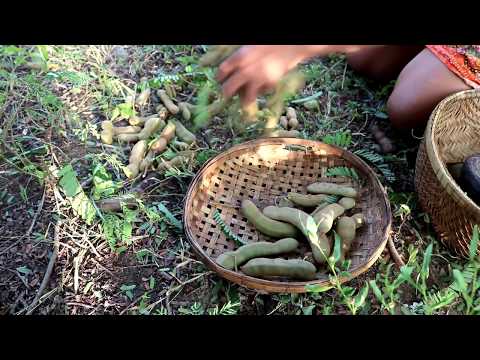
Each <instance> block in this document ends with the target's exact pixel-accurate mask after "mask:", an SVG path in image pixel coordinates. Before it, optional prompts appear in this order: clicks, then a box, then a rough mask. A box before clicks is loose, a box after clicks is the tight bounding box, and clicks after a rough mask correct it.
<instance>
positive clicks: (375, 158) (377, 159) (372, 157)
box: [353, 149, 385, 164]
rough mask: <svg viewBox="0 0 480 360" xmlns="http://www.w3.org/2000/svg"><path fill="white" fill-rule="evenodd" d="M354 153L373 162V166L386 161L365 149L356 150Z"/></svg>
mask: <svg viewBox="0 0 480 360" xmlns="http://www.w3.org/2000/svg"><path fill="white" fill-rule="evenodd" d="M353 153H354V154H355V155H358V156H360V157H361V158H363V159H365V160H367V161H369V162H371V163H372V164H381V163H383V162H384V161H385V160H384V159H383V157H382V156H381V155H379V154H376V153H374V152H372V151H368V150H365V149H360V150H356V151H354V152H353Z"/></svg>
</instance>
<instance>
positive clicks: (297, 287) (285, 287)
mask: <svg viewBox="0 0 480 360" xmlns="http://www.w3.org/2000/svg"><path fill="white" fill-rule="evenodd" d="M257 145H307V146H308V145H310V146H314V145H315V146H318V145H321V146H324V147H326V148H330V150H333V151H332V153H334V154H336V155H338V156H340V157H343V156H344V155H345V154H348V156H349V157H351V158H352V159H353V160H354V161H356V162H357V163H358V165H360V166H362V167H363V168H364V169H365V171H366V172H367V174H368V177H369V180H370V181H371V182H372V183H373V186H375V187H377V188H378V189H380V190H381V193H382V195H383V201H382V204H383V206H384V207H385V209H384V210H385V213H386V219H385V226H384V228H383V229H382V232H383V235H382V239H381V241H380V242H379V245H378V246H377V247H376V249H375V250H374V251H373V252H372V254H371V255H370V256H369V258H368V259H367V260H366V261H365V262H364V263H361V264H360V265H358V266H357V267H356V268H354V269H350V271H349V272H350V274H351V276H349V277H346V276H339V280H340V282H341V283H344V282H346V281H349V280H352V279H353V278H355V277H357V276H359V275H361V274H362V273H364V272H366V271H368V269H370V267H371V266H372V265H373V264H374V263H375V262H376V261H377V260H378V258H379V257H380V255H381V254H382V252H383V250H384V249H385V246H386V243H387V240H388V238H389V236H390V233H391V226H392V213H391V207H390V202H389V201H388V196H387V193H386V190H385V188H384V187H383V185H382V184H381V182H380V180H379V179H378V177H377V175H376V174H375V172H374V171H373V170H372V169H371V168H370V166H368V165H367V164H366V163H365V162H364V161H363V160H362V159H361V158H360V157H358V156H357V155H355V154H354V153H352V152H350V151H347V150H344V149H342V148H340V147H338V146H335V145H329V144H325V143H323V142H321V141H316V140H307V139H297V138H258V139H254V140H250V141H246V142H243V143H241V144H237V145H234V146H232V147H231V148H229V149H227V150H226V151H224V152H222V153H220V154H218V155H216V156H215V157H213V158H212V159H210V160H208V161H207V162H206V163H205V164H203V166H202V167H201V169H200V170H199V171H198V172H197V174H196V175H195V177H194V178H193V179H192V181H191V183H190V185H189V188H188V191H187V194H186V196H185V200H184V211H183V216H182V221H183V224H184V230H185V233H186V235H187V240H188V242H189V243H190V245H191V246H192V248H193V249H194V251H195V252H196V253H197V254H198V255H199V256H200V259H201V260H202V262H203V263H204V264H205V265H207V267H208V268H210V269H211V270H213V271H214V272H216V273H217V275H219V276H221V277H223V278H226V279H228V280H230V281H233V282H235V283H237V284H239V285H242V286H245V287H247V288H249V289H255V290H257V291H259V290H260V291H264V292H266V293H273V292H277V293H289V292H290V293H292V292H294V293H303V292H307V290H306V288H305V287H306V285H321V286H322V285H327V284H330V282H329V281H328V280H320V279H316V280H312V281H289V282H282V281H275V280H266V279H259V278H255V277H251V276H248V275H246V274H243V273H238V272H235V271H233V270H227V269H225V268H223V267H221V266H220V265H218V264H217V263H216V262H215V261H214V260H213V259H212V258H211V256H209V255H208V254H206V253H205V251H204V250H203V249H202V247H201V246H200V245H199V244H198V242H197V241H195V240H194V238H195V237H194V234H193V232H192V229H191V228H190V227H189V226H188V224H189V222H188V215H189V213H188V209H189V208H190V207H191V202H192V201H193V195H194V189H195V188H196V186H197V184H198V182H199V181H200V180H201V179H202V177H203V175H204V174H205V172H206V171H208V169H209V167H210V166H211V165H213V164H214V163H216V162H217V161H219V160H220V159H222V158H224V157H227V156H229V155H230V154H232V153H234V152H235V151H238V150H241V149H245V148H248V147H251V146H257ZM265 289H268V290H265Z"/></svg>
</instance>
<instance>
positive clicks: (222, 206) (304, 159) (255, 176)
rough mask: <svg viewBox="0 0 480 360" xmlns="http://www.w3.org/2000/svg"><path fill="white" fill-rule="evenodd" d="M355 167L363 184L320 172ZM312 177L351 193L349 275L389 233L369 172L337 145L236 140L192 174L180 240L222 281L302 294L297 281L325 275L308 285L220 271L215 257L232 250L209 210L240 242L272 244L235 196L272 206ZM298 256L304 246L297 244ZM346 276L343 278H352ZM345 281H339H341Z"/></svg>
mask: <svg viewBox="0 0 480 360" xmlns="http://www.w3.org/2000/svg"><path fill="white" fill-rule="evenodd" d="M335 166H349V167H353V168H355V170H356V171H357V173H358V175H359V177H360V179H361V180H362V183H363V186H361V187H359V185H356V184H355V185H354V184H353V182H352V180H351V179H349V178H344V177H325V173H326V170H327V168H329V167H335ZM315 181H331V182H337V183H345V184H349V185H353V186H355V187H356V188H357V190H358V191H359V198H358V200H357V205H356V207H355V208H354V209H352V211H353V213H355V212H360V211H361V212H362V213H363V214H364V216H365V226H364V227H362V228H361V229H359V232H358V234H357V237H356V239H355V241H354V243H353V245H352V248H351V251H350V255H349V257H350V258H351V260H352V264H351V267H350V273H351V274H352V277H355V276H358V275H359V274H361V273H363V272H365V271H366V270H368V268H369V267H370V266H372V264H373V263H374V262H375V261H376V260H377V259H378V257H379V256H380V254H381V253H382V251H383V249H384V247H385V244H386V241H387V239H388V236H389V233H390V226H391V211H390V204H389V202H388V199H387V197H386V193H385V190H384V188H383V187H382V185H381V184H380V182H379V180H378V178H377V177H376V175H375V173H374V172H373V171H372V170H371V169H370V168H369V167H368V166H367V165H366V164H365V163H364V162H363V161H362V160H361V159H360V158H358V157H357V156H355V155H353V154H352V153H350V152H348V151H344V150H342V149H340V148H338V147H335V146H330V145H326V144H323V143H320V142H317V141H310V140H303V139H292V138H288V139H287V138H276V139H258V140H254V141H250V142H246V143H244V144H241V145H237V146H234V147H232V148H231V149H229V150H228V151H226V152H224V153H222V154H220V155H218V156H217V157H215V158H213V159H211V160H210V161H209V162H207V163H206V164H205V165H204V166H203V167H202V169H201V170H200V171H199V172H198V174H197V175H196V177H195V178H194V179H193V181H192V183H191V185H190V187H189V190H188V192H187V196H186V200H185V211H184V215H183V221H184V224H185V232H186V235H187V238H188V241H189V242H190V244H191V245H192V247H193V249H194V250H195V252H196V253H197V254H198V255H199V257H200V258H201V260H202V261H203V262H204V263H205V264H206V265H207V266H208V267H209V268H210V269H212V270H213V271H215V272H217V273H218V274H219V275H220V276H222V277H223V278H225V279H228V280H230V281H233V282H235V283H237V284H240V285H242V286H245V287H248V288H251V289H256V290H259V291H262V292H281V293H302V292H306V289H305V285H307V284H320V285H327V284H328V283H329V282H328V274H327V273H326V271H322V272H319V274H318V279H316V280H313V281H309V282H299V281H287V280H282V279H279V280H277V281H273V280H263V279H257V278H254V277H250V276H247V275H245V274H243V273H241V272H235V271H231V270H227V269H225V268H223V267H221V266H219V265H217V264H216V262H215V259H216V258H217V257H218V256H219V255H220V254H222V253H224V252H226V251H230V250H233V249H234V248H235V245H234V242H233V241H231V240H229V239H227V238H226V237H225V235H224V234H223V233H222V232H221V231H220V229H219V227H218V225H217V224H216V222H215V220H214V219H213V215H214V213H215V210H218V211H220V212H221V217H222V219H223V220H224V222H225V223H226V224H227V225H229V226H230V228H231V229H232V230H233V231H234V232H235V233H236V234H237V235H239V236H240V237H241V238H243V239H244V240H246V241H248V242H254V241H272V239H270V238H268V237H266V236H263V235H262V234H260V233H258V232H257V231H256V230H255V228H254V227H253V226H252V225H251V224H250V223H248V222H247V220H246V218H244V217H243V216H242V214H241V212H240V204H241V201H242V199H245V198H249V199H251V200H252V201H253V202H254V203H256V204H257V206H259V207H260V208H263V207H264V206H267V205H272V204H275V203H276V201H277V200H278V199H279V198H280V197H282V196H284V195H285V194H287V193H288V192H289V191H298V192H303V193H306V190H305V189H306V186H307V185H308V184H310V183H312V182H315ZM302 243H304V244H302V247H301V248H300V249H299V252H300V253H299V254H296V255H295V256H291V257H296V258H300V257H301V256H302V255H303V254H304V253H305V252H307V251H310V249H309V247H308V244H307V242H306V241H305V242H302ZM352 277H351V278H352ZM351 278H341V281H342V282H345V281H347V280H349V279H351Z"/></svg>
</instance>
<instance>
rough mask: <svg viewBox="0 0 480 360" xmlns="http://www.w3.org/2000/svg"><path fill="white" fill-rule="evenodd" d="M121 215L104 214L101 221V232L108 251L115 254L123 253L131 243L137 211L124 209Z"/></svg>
mask: <svg viewBox="0 0 480 360" xmlns="http://www.w3.org/2000/svg"><path fill="white" fill-rule="evenodd" d="M122 210H123V214H106V215H104V216H103V219H102V230H103V235H104V236H105V239H106V240H107V243H108V245H109V246H110V249H111V250H112V251H114V252H116V253H118V254H119V253H122V252H124V251H125V250H126V249H127V248H128V246H129V245H130V244H131V243H132V230H133V223H134V222H135V220H136V219H137V216H138V211H136V210H130V209H128V208H126V207H124V208H123V209H122Z"/></svg>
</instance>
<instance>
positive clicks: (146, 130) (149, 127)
mask: <svg viewBox="0 0 480 360" xmlns="http://www.w3.org/2000/svg"><path fill="white" fill-rule="evenodd" d="M163 127H165V121H163V120H161V119H160V118H158V117H153V118H150V119H148V120H147V121H146V122H145V126H144V127H143V129H142V131H140V132H139V133H138V138H139V139H140V140H146V139H148V138H149V137H150V136H152V135H153V133H154V132H156V131H157V130H159V129H161V128H163Z"/></svg>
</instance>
